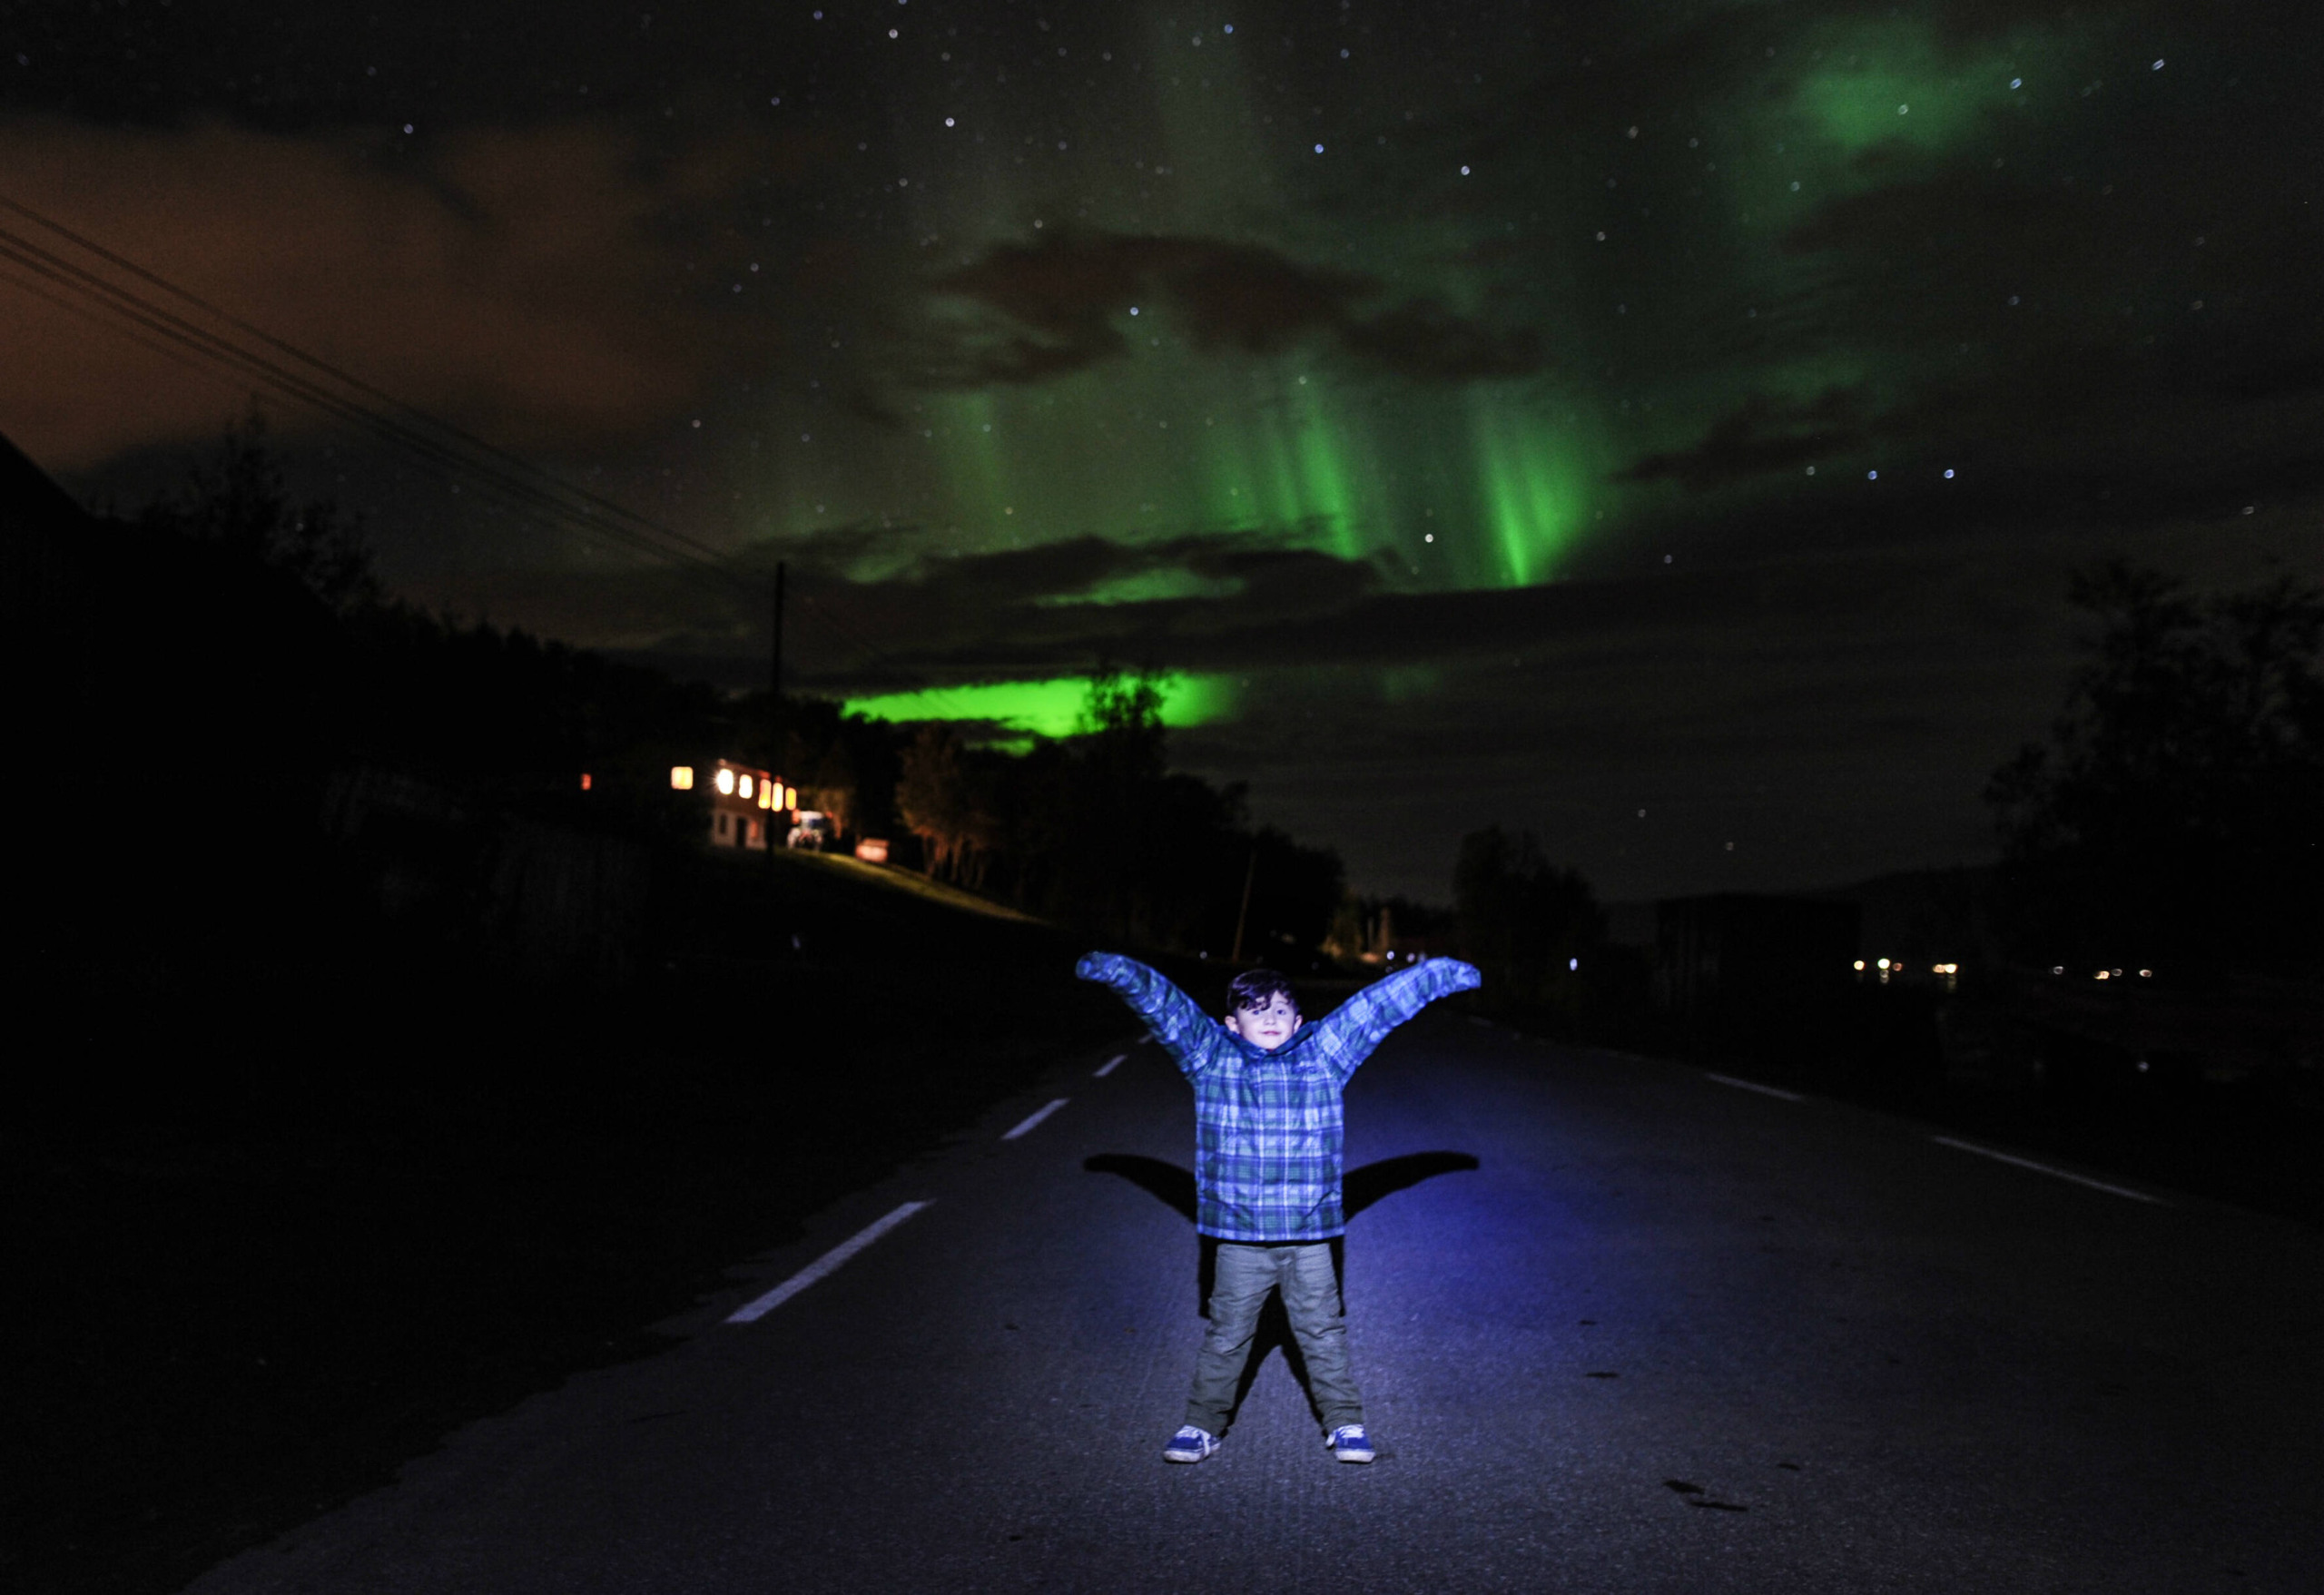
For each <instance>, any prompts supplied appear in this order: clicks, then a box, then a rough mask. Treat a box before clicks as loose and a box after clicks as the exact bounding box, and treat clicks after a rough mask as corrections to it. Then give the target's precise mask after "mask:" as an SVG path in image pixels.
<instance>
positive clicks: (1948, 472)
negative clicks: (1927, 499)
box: [1945, 466, 1953, 482]
mask: <svg viewBox="0 0 2324 1595" xmlns="http://www.w3.org/2000/svg"><path fill="white" fill-rule="evenodd" d="M1952 479H1953V468H1952V467H1951V466H1947V467H1945V480H1946V481H1948V482H1949V481H1951V480H1952Z"/></svg>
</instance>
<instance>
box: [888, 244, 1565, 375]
mask: <svg viewBox="0 0 2324 1595" xmlns="http://www.w3.org/2000/svg"><path fill="white" fill-rule="evenodd" d="M931 286H932V288H933V290H934V291H935V292H936V293H937V294H939V295H941V296H945V297H949V298H950V299H953V300H963V301H966V302H968V303H970V304H971V305H974V306H978V307H980V308H981V309H982V310H986V311H990V312H996V313H998V315H999V316H1000V317H1001V318H1003V319H1004V324H1003V325H1002V326H1000V327H995V326H992V325H990V323H987V324H982V325H978V324H961V323H960V322H957V321H939V322H936V323H934V324H932V325H931V330H929V332H928V333H927V335H926V336H927V340H928V341H927V342H926V343H925V344H924V345H923V346H921V347H918V348H915V349H913V350H912V351H911V354H910V355H909V356H908V357H907V360H906V364H907V367H908V370H907V375H909V376H910V377H911V379H914V380H916V381H917V382H918V383H919V384H920V385H921V386H928V387H975V386H981V385H983V384H986V383H991V382H1030V381H1039V380H1040V379H1044V378H1048V377H1052V376H1058V375H1062V374H1064V373H1066V372H1068V371H1074V370H1078V369H1083V368H1085V367H1088V366H1092V365H1096V364H1098V362H1100V361H1103V360H1107V359H1113V358H1115V357H1117V356H1118V355H1121V354H1124V353H1127V352H1128V347H1129V346H1128V342H1127V340H1125V338H1124V336H1123V333H1122V330H1121V327H1122V323H1123V321H1124V320H1125V319H1126V318H1127V317H1128V312H1129V310H1130V307H1131V306H1133V305H1138V306H1140V307H1141V308H1145V307H1146V306H1152V305H1156V304H1157V303H1167V305H1168V306H1169V307H1170V308H1171V309H1172V310H1175V311H1176V312H1177V317H1178V320H1179V323H1180V325H1182V326H1183V327H1184V328H1185V330H1187V333H1188V335H1189V336H1190V337H1191V339H1192V340H1193V341H1194V343H1195V345H1196V347H1197V348H1201V349H1206V350H1232V351H1235V352H1237V353H1243V354H1252V355H1268V354H1277V353H1280V352H1282V351H1284V350H1288V349H1291V348H1294V347H1295V346H1297V345H1298V344H1300V343H1302V342H1304V341H1306V340H1310V339H1322V340H1326V341H1328V342H1333V343H1336V344H1337V345H1338V346H1339V347H1340V348H1341V349H1343V350H1345V351H1346V352H1347V353H1349V354H1351V355H1353V356H1354V357H1355V358H1356V359H1360V360H1362V361H1364V362H1365V363H1366V364H1369V365H1372V366H1374V367H1376V368H1378V369H1382V370H1385V371H1388V372H1392V373H1393V374H1395V375H1398V376H1402V377H1406V378H1410V379H1414V380H1418V381H1430V382H1442V381H1462V380H1467V379H1475V378H1483V377H1513V376H1521V375H1524V374H1526V373H1529V372H1532V371H1537V370H1540V369H1542V368H1543V366H1544V365H1545V364H1546V363H1547V360H1546V357H1545V355H1544V353H1543V349H1542V344H1541V339H1540V337H1539V336H1538V335H1537V334H1536V333H1534V332H1532V331H1531V330H1527V329H1524V328H1516V329H1500V328H1493V327H1488V326H1485V325H1483V324H1482V323H1479V322H1477V321H1474V320H1471V319H1469V318H1467V317H1463V316H1461V315H1459V314H1457V313H1455V312H1454V311H1452V310H1450V309H1448V308H1446V307H1445V306H1444V305H1443V303H1441V302H1440V301H1438V300H1432V299H1427V298H1424V297H1411V298H1406V299H1404V300H1400V301H1398V302H1396V303H1394V304H1392V305H1389V306H1387V307H1385V308H1384V309H1378V310H1366V309H1365V308H1364V307H1365V306H1366V305H1368V304H1369V303H1370V302H1371V301H1373V300H1377V299H1378V298H1380V297H1381V294H1382V285H1381V283H1380V282H1379V281H1377V280H1376V279H1374V278H1372V277H1368V276H1365V275H1363V274H1361V273H1358V272H1352V271H1335V270H1333V269H1331V268H1328V267H1316V266H1306V265H1302V264H1300V263H1299V262H1297V261H1293V260H1290V259H1289V258H1287V257H1285V256H1284V255H1282V254H1280V253H1277V252H1276V251H1273V250H1269V249H1265V248H1261V247H1258V246H1256V245H1251V244H1237V243H1227V242H1223V241H1217V240H1213V239H1203V238H1162V237H1124V236H1119V235H1112V234H1104V233H1084V234H1075V233H1068V232H1063V231H1060V232H1058V233H1056V234H1054V235H1051V236H1049V237H1046V238H1044V239H1042V240H1041V241H1039V242H1038V243H1031V244H1009V245H1003V246H1002V247H1000V248H999V249H995V250H993V251H990V253H988V254H987V255H985V256H984V258H983V259H981V260H980V261H975V262H973V263H972V264H970V265H968V266H965V267H962V268H961V269H960V270H959V271H952V272H950V273H947V274H946V275H944V276H941V277H940V278H938V279H937V280H936V281H934V283H933V284H932V285H931Z"/></svg>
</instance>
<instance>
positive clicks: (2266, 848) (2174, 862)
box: [1988, 562, 2324, 984]
mask: <svg viewBox="0 0 2324 1595" xmlns="http://www.w3.org/2000/svg"><path fill="white" fill-rule="evenodd" d="M2071 596H2072V597H2073V603H2074V605H2075V606H2076V607H2078V608H2080V609H2081V610H2082V611H2083V612H2084V613H2085V614H2086V615H2089V616H2090V617H2091V618H2092V619H2093V621H2094V622H2095V629H2094V631H2093V634H2092V635H2090V636H2089V637H2087V638H2086V639H2085V646H2084V655H2085V657H2084V662H2083V666H2082V668H2081V669H2080V671H2079V672H2078V673H2077V674H2076V675H2075V677H2074V681H2073V688H2072V691H2071V693H2070V694H2069V696H2068V699H2067V702H2066V705H2065V708H2064V710H2063V713H2062V714H2060V716H2059V717H2058V720H2057V723H2056V724H2055V725H2054V726H2053V729H2052V731H2051V733H2050V735H2049V737H2048V739H2047V740H2046V741H2045V742H2040V743H2028V744H2027V745H2026V746H2025V747H2024V749H2023V750H2021V751H2020V753H2018V755H2017V757H2016V758H2015V759H2014V760H2013V761H2012V762H2011V763H2008V764H2006V765H2004V767H2003V768H2002V769H2001V770H2000V771H1999V772H1998V773H1996V774H1995V775H1994V780H1993V783H1992V785H1991V787H1990V788H1989V790H1988V797H1989V799H1990V801H1991V802H1992V803H1993V804H1994V812H1995V815H1996V819H1997V821H1998V822H1999V830H2000V835H2001V841H2002V847H2003V871H2002V886H2003V891H2002V893H2001V897H2000V900H1999V901H1998V902H1997V904H1996V908H1997V910H1998V912H1999V923H2000V925H2001V927H2002V930H2003V934H2004V942H2005V947H2006V950H2007V951H2008V952H2009V953H2010V954H2011V955H2012V956H2014V958H2016V959H2017V960H2021V961H2024V962H2026V963H2030V964H2035V965H2043V964H2048V965H2063V966H2066V967H2068V968H2071V969H2074V970H2083V969H2095V968H2105V967H2113V966H2128V967H2131V968H2140V967H2151V968H2154V969H2156V970H2159V971H2161V972H2162V974H2163V975H2164V976H2165V977H2166V978H2168V979H2169V980H2171V981H2172V982H2174V983H2189V982H2191V983H2195V984H2209V983H2215V982H2216V981H2218V980H2220V979H2221V978H2222V977H2224V976H2227V975H2229V974H2230V973H2236V972H2241V973H2246V974H2249V973H2260V974H2265V975H2269V976H2274V977H2289V978H2292V979H2305V980H2314V979H2315V978H2316V977H2317V974H2318V972H2319V970H2324V911H2319V903H2320V902H2324V591H2319V589H2317V588H2316V587H2314V586H2306V585H2303V584H2300V583H2299V582H2296V581H2294V580H2293V579H2292V578H2290V576H2284V577H2281V578H2280V579H2278V580H2276V581H2273V582H2270V583H2269V584H2267V585H2265V586H2260V587H2259V588H2256V589H2253V590H2250V591H2247V592H2240V593H2230V594H2227V595H2224V596H2217V597H2213V598H2210V599H2208V600H2206V599H2200V598H2198V597H2197V596H2194V595H2193V594H2191V593H2190V592H2189V591H2188V589H2187V587H2186V586H2185V584H2184V583H2182V582H2180V581H2178V580H2175V579H2173V578H2171V577H2169V576H2164V575H2162V574H2161V573H2159V572H2156V571H2152V570H2143V569H2139V568H2137V567H2134V566H2129V565H2126V564H2122V563H2119V562H2117V563H2112V564H2108V565H2104V566H2098V567H2096V568H2094V569H2092V570H2089V571H2085V572H2083V573H2081V574H2079V575H2077V576H2075V578H2074V581H2073V589H2072V595H2071Z"/></svg>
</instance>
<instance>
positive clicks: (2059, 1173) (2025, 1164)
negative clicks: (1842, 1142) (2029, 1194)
mask: <svg viewBox="0 0 2324 1595" xmlns="http://www.w3.org/2000/svg"><path fill="white" fill-rule="evenodd" d="M1929 1139H1930V1140H1932V1141H1935V1143H1936V1144H1937V1145H1938V1146H1940V1147H1953V1148H1955V1150H1957V1151H1962V1152H1974V1153H1975V1154H1976V1155H1977V1156H1978V1157H1990V1158H1992V1159H1993V1160H1994V1162H1996V1163H2007V1164H2012V1165H2014V1166H2015V1167H2019V1168H2030V1169H2032V1170H2033V1172H2034V1173H2036V1174H2046V1175H2050V1176H2053V1177H2055V1178H2058V1179H2070V1180H2072V1181H2073V1183H2074V1184H2076V1185H2078V1186H2089V1187H2090V1188H2091V1189H2092V1190H2093V1191H2104V1192H2105V1193H2106V1194H2107V1195H2109V1196H2128V1197H2129V1198H2130V1199H2131V1200H2132V1201H2133V1202H2152V1203H2153V1204H2154V1205H2155V1206H2158V1207H2168V1206H2171V1204H2170V1203H2168V1202H2166V1201H2164V1200H2163V1199H2162V1197H2161V1196H2148V1195H2147V1194H2146V1193H2145V1192H2144V1191H2134V1190H2132V1189H2131V1188H2130V1187H2128V1186H2110V1185H2108V1184H2107V1183H2106V1182H2105V1181H2104V1180H2102V1179H2092V1178H2091V1177H2089V1176H2087V1175H2081V1174H2068V1173H2067V1172H2066V1171H2065V1170H2064V1169H2063V1168H2053V1167H2050V1166H2049V1165H2048V1164H2046V1163H2036V1162H2034V1161H2033V1159H2032V1158H2030V1157H2011V1156H2010V1155H2009V1154H2008V1153H2006V1152H1996V1151H1994V1149H1993V1148H1992V1147H1973V1146H1971V1145H1970V1144H1969V1143H1968V1142H1966V1141H1956V1140H1955V1139H1954V1138H1953V1137H1951V1136H1931V1137H1929Z"/></svg>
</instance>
